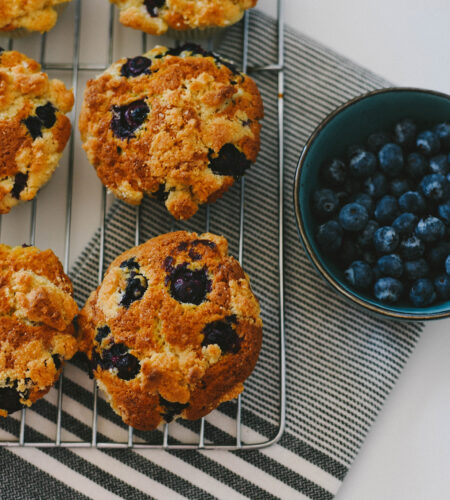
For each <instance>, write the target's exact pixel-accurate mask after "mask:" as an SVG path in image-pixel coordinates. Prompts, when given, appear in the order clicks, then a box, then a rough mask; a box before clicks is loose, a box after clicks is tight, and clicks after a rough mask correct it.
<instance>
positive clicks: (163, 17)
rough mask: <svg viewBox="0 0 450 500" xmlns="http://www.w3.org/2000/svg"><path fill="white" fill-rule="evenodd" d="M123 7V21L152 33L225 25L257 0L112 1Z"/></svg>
mask: <svg viewBox="0 0 450 500" xmlns="http://www.w3.org/2000/svg"><path fill="white" fill-rule="evenodd" d="M110 1H111V2H112V3H115V4H116V5H117V6H118V7H119V9H120V22H121V23H122V24H124V25H125V26H129V27H130V28H135V29H138V30H142V31H145V32H146V33H149V34H150V35H163V34H164V33H166V32H167V31H168V30H169V31H170V30H174V31H187V30H193V29H195V30H207V29H209V28H225V27H227V26H231V25H232V24H234V23H237V22H238V21H240V20H241V19H242V17H243V15H244V12H245V11H246V10H247V9H250V8H252V7H254V6H255V5H256V3H257V0H110Z"/></svg>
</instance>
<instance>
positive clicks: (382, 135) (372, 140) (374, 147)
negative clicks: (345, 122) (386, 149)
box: [367, 132, 391, 153]
mask: <svg viewBox="0 0 450 500" xmlns="http://www.w3.org/2000/svg"><path fill="white" fill-rule="evenodd" d="M388 142H391V138H390V137H389V135H388V134H386V132H375V133H373V134H370V135H369V138H368V139H367V147H368V148H369V151H371V152H372V153H378V151H379V150H380V149H381V148H382V147H383V146H384V145H385V144H387V143H388Z"/></svg>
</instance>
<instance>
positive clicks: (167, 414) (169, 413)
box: [159, 396, 189, 423]
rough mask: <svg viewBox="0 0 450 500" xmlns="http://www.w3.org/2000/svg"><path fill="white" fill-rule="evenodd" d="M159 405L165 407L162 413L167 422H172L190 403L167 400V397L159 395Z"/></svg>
mask: <svg viewBox="0 0 450 500" xmlns="http://www.w3.org/2000/svg"><path fill="white" fill-rule="evenodd" d="M159 405H160V406H161V408H162V409H163V412H162V413H161V415H162V417H163V418H164V420H165V421H166V422H167V423H170V422H172V420H173V419H174V418H175V417H176V416H177V415H179V414H180V413H181V412H182V411H183V410H185V409H186V408H187V407H188V406H189V403H177V402H172V401H167V399H164V398H163V397H162V396H159Z"/></svg>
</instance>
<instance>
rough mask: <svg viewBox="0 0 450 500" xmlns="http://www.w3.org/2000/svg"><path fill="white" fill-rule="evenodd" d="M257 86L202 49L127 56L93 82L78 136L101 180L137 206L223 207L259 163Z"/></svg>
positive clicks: (180, 212)
mask: <svg viewBox="0 0 450 500" xmlns="http://www.w3.org/2000/svg"><path fill="white" fill-rule="evenodd" d="M262 117H263V104H262V99H261V96H260V94H259V91H258V89H257V87H256V84H255V82H254V81H253V80H252V79H251V78H250V77H248V76H247V75H245V74H243V73H240V72H239V71H237V70H236V68H235V67H234V66H233V65H232V64H231V63H230V62H228V61H226V60H223V59H221V58H220V57H219V56H217V55H215V54H212V53H210V52H206V51H204V50H203V49H202V48H201V47H198V46H197V45H192V44H188V45H184V46H183V47H180V48H177V49H167V48H166V47H161V46H159V47H155V48H154V49H153V50H151V51H149V52H147V53H146V54H144V55H143V56H138V57H135V58H133V59H121V60H120V61H118V62H116V63H115V64H113V65H112V66H111V67H110V68H109V69H108V70H106V71H105V72H104V73H103V74H102V75H100V76H99V77H97V78H96V79H94V80H90V81H89V82H88V84H87V89H86V92H85V97H84V103H83V109H82V112H81V116H80V123H79V125H80V131H81V137H82V140H83V147H84V149H85V150H86V152H87V155H88V157H89V160H90V162H91V163H92V164H93V166H94V167H95V169H96V171H97V174H98V176H99V177H100V179H101V181H102V182H103V184H105V186H107V187H108V188H109V189H110V190H111V191H112V192H113V193H114V194H115V195H116V196H117V197H118V198H120V199H122V200H124V201H126V202H128V203H131V204H133V205H137V204H139V203H141V201H142V198H143V196H144V194H149V195H153V196H156V197H158V198H159V199H161V201H164V202H165V205H166V207H167V209H168V210H169V212H170V213H171V214H172V215H173V216H174V217H175V218H177V219H187V218H189V217H191V216H192V215H194V213H195V212H196V211H197V210H198V206H199V205H200V204H202V203H208V202H212V201H215V200H216V199H217V198H219V197H220V196H221V195H222V194H223V193H224V192H225V191H226V190H227V189H228V188H229V187H230V186H231V185H232V184H233V182H234V179H235V178H236V177H239V176H241V175H243V174H244V173H245V171H246V169H247V168H249V167H250V165H251V163H252V162H254V161H255V160H256V157H257V154H258V152H259V146H260V127H261V126H260V124H259V120H260V119H261V118H262Z"/></svg>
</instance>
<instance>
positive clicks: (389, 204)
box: [375, 194, 398, 225]
mask: <svg viewBox="0 0 450 500" xmlns="http://www.w3.org/2000/svg"><path fill="white" fill-rule="evenodd" d="M397 214H398V204H397V199H396V198H394V196H391V195H389V194H387V195H385V196H383V198H381V199H380V200H379V201H378V203H377V206H376V207H375V219H376V220H377V221H378V222H379V223H380V224H385V225H386V224H390V223H391V222H392V221H393V220H394V219H395V218H396V217H397Z"/></svg>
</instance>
